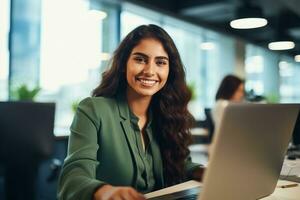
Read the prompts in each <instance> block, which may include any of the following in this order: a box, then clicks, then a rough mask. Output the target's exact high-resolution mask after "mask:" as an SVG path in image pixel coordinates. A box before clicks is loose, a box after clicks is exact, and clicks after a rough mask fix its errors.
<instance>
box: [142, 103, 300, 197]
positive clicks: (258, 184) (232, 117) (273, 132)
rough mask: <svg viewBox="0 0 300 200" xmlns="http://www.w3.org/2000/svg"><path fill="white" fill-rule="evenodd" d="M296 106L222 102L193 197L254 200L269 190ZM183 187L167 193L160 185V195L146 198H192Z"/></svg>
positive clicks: (294, 116) (279, 165)
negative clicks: (218, 120)
mask: <svg viewBox="0 0 300 200" xmlns="http://www.w3.org/2000/svg"><path fill="white" fill-rule="evenodd" d="M299 108H300V104H232V103H231V104H228V105H227V106H226V107H225V108H224V112H223V115H222V117H221V123H220V125H219V127H216V131H215V134H214V140H213V144H212V148H211V152H210V156H209V164H208V167H207V170H206V172H205V175H204V180H203V184H202V185H201V187H200V192H199V187H198V192H196V194H198V193H199V195H198V197H194V199H198V200H219V199H222V200H255V199H260V198H263V197H265V196H268V195H270V194H271V193H273V191H274V189H275V187H276V183H277V180H278V178H279V174H280V171H281V167H282V163H283V160H284V156H285V154H286V150H287V147H288V143H289V141H290V138H291V136H292V132H293V128H294V125H295V122H296V118H297V115H298V113H299ZM188 184H190V183H188ZM183 185H184V186H186V184H185V183H184V184H183ZM194 185H195V187H196V186H199V184H198V185H197V184H194ZM184 186H179V187H177V188H179V189H178V190H177V189H176V190H177V191H175V192H173V191H172V193H170V194H166V192H165V191H168V190H166V189H162V190H161V191H162V193H164V195H160V192H159V191H157V192H153V193H152V194H150V195H146V197H150V198H149V199H153V200H154V199H155V200H158V199H159V200H162V199H164V200H165V199H193V197H192V196H197V195H195V187H189V189H185V190H181V191H180V188H181V187H184ZM184 193H186V194H187V195H185V194H184Z"/></svg>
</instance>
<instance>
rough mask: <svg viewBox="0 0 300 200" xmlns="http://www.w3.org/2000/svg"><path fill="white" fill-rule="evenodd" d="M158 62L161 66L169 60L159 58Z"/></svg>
mask: <svg viewBox="0 0 300 200" xmlns="http://www.w3.org/2000/svg"><path fill="white" fill-rule="evenodd" d="M156 64H157V65H159V66H162V65H166V64H167V62H166V61H165V60H158V61H156Z"/></svg>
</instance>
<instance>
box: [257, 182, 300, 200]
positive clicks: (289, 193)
mask: <svg viewBox="0 0 300 200" xmlns="http://www.w3.org/2000/svg"><path fill="white" fill-rule="evenodd" d="M293 183H295V182H291V181H284V180H279V181H278V183H277V185H287V184H293ZM299 199H300V183H298V186H296V187H291V188H276V189H275V191H274V192H273V194H271V195H270V196H268V197H265V198H262V199H261V200H299Z"/></svg>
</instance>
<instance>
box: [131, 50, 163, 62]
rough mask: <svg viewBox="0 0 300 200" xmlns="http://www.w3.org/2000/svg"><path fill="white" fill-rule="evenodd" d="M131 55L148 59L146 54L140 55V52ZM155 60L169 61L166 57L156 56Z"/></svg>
mask: <svg viewBox="0 0 300 200" xmlns="http://www.w3.org/2000/svg"><path fill="white" fill-rule="evenodd" d="M132 55H138V56H142V57H145V58H149V56H148V55H146V54H144V53H141V52H134V53H133V54H132ZM155 59H164V60H169V58H168V57H166V56H156V57H155Z"/></svg>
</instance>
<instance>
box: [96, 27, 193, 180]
mask: <svg viewBox="0 0 300 200" xmlns="http://www.w3.org/2000/svg"><path fill="white" fill-rule="evenodd" d="M147 38H151V39H155V40H158V41H160V42H161V44H162V45H163V47H164V50H165V51H166V52H167V54H168V56H169V68H170V69H169V76H168V80H167V82H166V84H165V86H164V87H163V88H162V89H161V90H160V91H159V92H157V93H156V94H154V96H153V97H152V101H151V108H152V111H153V114H154V116H155V118H154V119H153V120H154V124H155V131H154V133H155V137H156V138H157V140H158V143H159V146H160V150H161V154H162V159H163V165H164V178H165V184H166V185H173V184H176V183H178V182H181V181H183V180H184V179H185V178H186V177H185V173H184V172H185V169H184V163H185V160H186V158H187V156H188V155H189V153H190V152H189V149H188V145H189V144H191V134H190V128H191V127H192V125H193V122H194V119H193V117H192V115H191V114H190V112H189V111H188V109H187V104H188V102H189V100H190V98H191V93H190V91H189V90H188V88H187V85H186V82H185V72H184V67H183V64H182V62H181V59H180V55H179V53H178V50H177V48H176V46H175V44H174V42H173V40H172V38H171V37H170V36H169V35H168V33H167V32H166V31H164V30H163V29H162V28H160V27H159V26H156V25H153V24H150V25H141V26H139V27H137V28H135V29H134V30H133V31H131V32H130V33H129V34H128V35H127V36H126V37H125V38H124V39H123V41H122V42H121V43H120V45H119V47H118V48H117V49H116V51H115V52H114V55H113V57H112V61H111V66H110V68H109V69H108V70H107V71H105V72H104V73H103V74H102V82H101V83H100V85H99V86H98V87H97V88H96V89H94V91H93V93H92V95H93V96H105V97H114V96H115V95H116V94H118V93H119V92H124V91H126V87H127V81H126V65H127V60H128V59H129V56H130V54H131V51H132V49H133V48H134V47H135V46H136V45H138V44H139V43H140V41H141V40H143V39H147Z"/></svg>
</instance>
